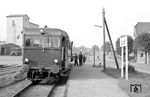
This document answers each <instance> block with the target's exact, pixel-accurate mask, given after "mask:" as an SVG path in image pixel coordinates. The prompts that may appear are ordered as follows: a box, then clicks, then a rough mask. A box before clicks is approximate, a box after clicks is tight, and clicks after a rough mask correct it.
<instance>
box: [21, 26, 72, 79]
mask: <svg viewBox="0 0 150 97" xmlns="http://www.w3.org/2000/svg"><path fill="white" fill-rule="evenodd" d="M23 39H24V47H23V60H24V63H26V64H28V65H29V71H28V73H27V78H28V79H29V80H31V81H37V80H43V79H48V80H53V81H57V80H59V79H60V77H62V76H63V75H65V74H64V73H65V71H66V70H67V69H68V65H69V64H68V50H69V43H70V42H69V37H68V34H67V33H66V32H64V31H62V30H60V29H50V28H30V29H29V28H28V29H25V30H24V34H23Z"/></svg>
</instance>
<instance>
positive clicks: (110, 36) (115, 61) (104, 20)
mask: <svg viewBox="0 0 150 97" xmlns="http://www.w3.org/2000/svg"><path fill="white" fill-rule="evenodd" d="M104 23H105V26H106V30H107V33H108V37H109V40H110V43H111V46H112V50H113V53H114V58H115V62H116V66H117V69H119V65H118V61H117V57H116V54H115V50H114V46H113V43H112V39H111V36H110V33H109V29H108V25H107V22H106V18H105V17H104Z"/></svg>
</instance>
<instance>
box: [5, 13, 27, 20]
mask: <svg viewBox="0 0 150 97" xmlns="http://www.w3.org/2000/svg"><path fill="white" fill-rule="evenodd" d="M24 16H26V17H28V19H30V18H29V16H28V15H27V14H15V15H8V16H6V17H24Z"/></svg>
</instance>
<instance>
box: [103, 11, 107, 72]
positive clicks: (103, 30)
mask: <svg viewBox="0 0 150 97" xmlns="http://www.w3.org/2000/svg"><path fill="white" fill-rule="evenodd" d="M102 20H103V46H104V47H103V71H105V67H106V66H105V9H104V8H103V10H102Z"/></svg>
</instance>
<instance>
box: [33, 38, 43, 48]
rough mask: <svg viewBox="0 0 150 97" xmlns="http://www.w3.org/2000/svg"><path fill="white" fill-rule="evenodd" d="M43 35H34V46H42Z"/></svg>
mask: <svg viewBox="0 0 150 97" xmlns="http://www.w3.org/2000/svg"><path fill="white" fill-rule="evenodd" d="M41 38H42V37H33V46H34V47H42V39H41Z"/></svg>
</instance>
